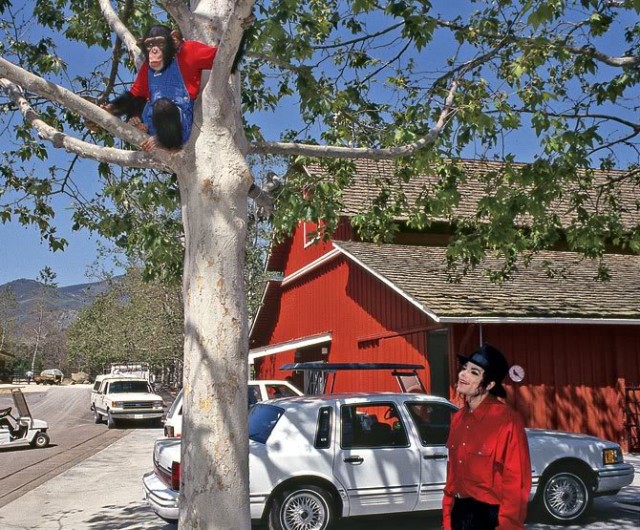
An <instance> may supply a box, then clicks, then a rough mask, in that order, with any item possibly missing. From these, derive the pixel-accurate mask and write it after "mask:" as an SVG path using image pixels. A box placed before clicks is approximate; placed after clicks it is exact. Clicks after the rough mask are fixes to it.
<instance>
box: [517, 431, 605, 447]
mask: <svg viewBox="0 0 640 530" xmlns="http://www.w3.org/2000/svg"><path fill="white" fill-rule="evenodd" d="M526 431H527V437H528V438H529V440H530V441H537V442H540V443H544V442H545V441H549V442H553V443H556V442H564V443H568V444H573V443H601V444H611V445H616V444H614V443H613V442H608V441H606V440H602V439H601V438H596V437H595V436H591V435H590V434H580V433H575V432H564V431H552V430H547V429H527V430H526Z"/></svg>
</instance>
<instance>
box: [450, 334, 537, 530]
mask: <svg viewBox="0 0 640 530" xmlns="http://www.w3.org/2000/svg"><path fill="white" fill-rule="evenodd" d="M458 357H459V359H460V362H461V363H462V368H461V370H460V372H459V374H458V383H457V386H456V389H457V391H458V393H459V394H460V395H462V396H463V397H464V400H465V406H464V407H463V408H462V409H460V410H459V411H458V412H457V413H456V414H455V415H454V416H453V418H452V420H451V430H450V433H449V440H448V441H447V447H448V449H449V461H448V464H447V483H446V486H445V489H444V499H443V501H442V509H443V526H444V528H445V529H446V530H493V529H495V528H497V529H499V530H515V529H522V528H524V520H525V518H526V515H527V503H528V501H529V492H530V490H531V461H530V457H529V445H528V443H527V436H526V433H525V430H524V424H523V422H522V419H521V418H520V416H519V415H518V413H517V412H515V411H514V410H513V409H511V408H510V407H509V406H508V405H506V404H505V403H504V402H503V401H501V400H500V399H498V398H505V397H506V392H505V390H504V387H503V386H502V380H503V379H504V378H505V376H506V375H507V373H508V371H509V365H508V363H507V361H506V359H505V358H504V355H502V353H501V352H500V351H499V350H497V349H496V348H494V347H493V346H491V345H489V344H485V345H484V346H482V347H481V348H480V349H478V350H477V351H476V352H474V353H473V354H472V355H471V356H469V357H465V356H463V355H458Z"/></svg>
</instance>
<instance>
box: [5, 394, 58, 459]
mask: <svg viewBox="0 0 640 530" xmlns="http://www.w3.org/2000/svg"><path fill="white" fill-rule="evenodd" d="M10 392H11V396H12V397H13V403H14V405H15V409H16V412H15V413H14V414H12V413H11V411H12V410H13V407H7V408H6V409H0V448H2V447H4V446H7V445H24V444H30V445H31V447H37V448H39V449H40V448H43V447H47V446H48V445H49V435H48V434H47V429H48V428H49V425H47V422H46V421H42V420H35V419H33V418H32V417H31V412H30V411H29V406H28V405H27V400H26V399H25V398H24V394H23V393H22V390H20V389H19V388H13V389H11V390H10Z"/></svg>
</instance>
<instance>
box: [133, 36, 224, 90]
mask: <svg viewBox="0 0 640 530" xmlns="http://www.w3.org/2000/svg"><path fill="white" fill-rule="evenodd" d="M216 53H218V48H215V47H213V46H207V45H206V44H203V43H202V42H197V41H193V40H186V41H184V42H183V43H182V45H181V46H180V50H179V51H178V53H176V59H177V60H178V66H179V67H180V73H181V74H182V79H183V81H184V85H185V87H186V88H187V92H189V96H190V97H191V100H192V101H193V100H194V99H196V98H197V97H198V93H199V92H200V78H201V76H202V71H203V70H211V67H212V66H213V60H214V59H215V57H216ZM130 92H131V94H132V95H134V96H136V97H143V98H145V99H147V100H148V99H149V64H148V63H147V62H146V61H145V62H144V64H143V65H142V68H140V71H139V72H138V76H137V77H136V80H135V81H134V83H133V86H132V87H131V90H130Z"/></svg>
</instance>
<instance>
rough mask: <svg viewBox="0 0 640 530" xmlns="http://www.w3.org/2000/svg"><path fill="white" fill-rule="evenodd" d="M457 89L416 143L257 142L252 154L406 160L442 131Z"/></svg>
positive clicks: (454, 82) (454, 84)
mask: <svg viewBox="0 0 640 530" xmlns="http://www.w3.org/2000/svg"><path fill="white" fill-rule="evenodd" d="M457 88H458V82H457V81H453V82H452V83H451V87H450V88H449V93H448V94H447V98H446V100H445V103H444V108H443V109H442V112H441V113H440V116H439V118H438V121H437V123H436V124H435V125H434V126H433V127H432V128H431V130H430V131H429V132H428V133H427V134H426V135H425V136H423V137H422V138H420V139H419V140H417V141H415V142H413V143H410V144H407V145H402V146H397V147H388V148H378V149H375V148H367V147H340V146H328V145H312V144H300V143H285V142H260V143H256V144H253V145H252V146H251V147H250V149H249V151H250V153H251V154H272V155H276V154H277V155H285V156H296V155H297V156H311V157H318V158H329V157H332V158H366V159H369V160H389V159H394V158H399V157H402V156H408V155H411V154H413V153H415V152H416V151H419V150H420V149H424V148H425V147H427V146H430V145H432V144H433V143H434V142H435V141H436V139H437V138H438V136H439V135H440V132H441V131H442V129H443V128H444V126H445V125H446V123H447V120H448V119H449V116H450V115H451V113H452V112H454V108H453V99H454V96H455V93H456V90H457Z"/></svg>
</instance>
